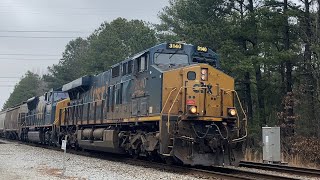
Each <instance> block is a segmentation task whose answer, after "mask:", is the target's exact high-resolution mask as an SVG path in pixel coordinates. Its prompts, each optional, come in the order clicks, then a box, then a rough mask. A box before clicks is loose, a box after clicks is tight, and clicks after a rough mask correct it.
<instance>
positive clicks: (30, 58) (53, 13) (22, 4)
mask: <svg viewBox="0 0 320 180" xmlns="http://www.w3.org/2000/svg"><path fill="white" fill-rule="evenodd" d="M166 5H168V0H134V1H133V0H1V1H0V63H1V66H0V108H1V107H2V105H3V103H4V102H5V101H6V100H7V99H8V97H9V96H10V93H11V92H12V91H13V88H14V85H15V84H16V83H17V82H18V81H19V79H20V77H21V76H23V75H24V74H25V73H26V72H27V71H28V70H30V71H32V72H34V73H38V74H40V75H42V74H44V73H46V71H47V67H48V66H51V65H52V64H56V63H58V61H59V58H60V57H61V53H62V52H63V51H64V48H65V45H66V44H67V43H68V42H69V41H70V40H71V39H73V37H78V36H81V37H87V36H88V35H89V34H90V33H91V32H93V30H94V29H96V28H98V27H99V25H100V24H101V23H102V22H103V21H108V22H110V21H112V20H113V19H116V18H117V17H124V18H127V19H141V20H144V21H148V22H151V23H159V19H158V17H157V15H158V13H159V12H160V11H161V10H162V8H163V7H165V6H166ZM34 31H38V32H34ZM39 31H42V32H39ZM43 31H55V32H43ZM39 37H42V38H39Z"/></svg>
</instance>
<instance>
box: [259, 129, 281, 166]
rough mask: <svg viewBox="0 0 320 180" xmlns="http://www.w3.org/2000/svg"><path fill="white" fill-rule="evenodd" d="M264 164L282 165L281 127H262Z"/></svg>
mask: <svg viewBox="0 0 320 180" xmlns="http://www.w3.org/2000/svg"><path fill="white" fill-rule="evenodd" d="M262 140H263V162H264V163H281V151H280V127H262Z"/></svg>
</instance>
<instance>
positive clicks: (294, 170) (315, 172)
mask: <svg viewBox="0 0 320 180" xmlns="http://www.w3.org/2000/svg"><path fill="white" fill-rule="evenodd" d="M239 166H241V167H247V168H255V169H263V170H268V171H276V172H282V173H289V174H295V175H302V176H312V177H318V178H320V169H311V168H303V167H296V166H287V165H280V164H264V163H258V162H251V161H241V162H240V164H239Z"/></svg>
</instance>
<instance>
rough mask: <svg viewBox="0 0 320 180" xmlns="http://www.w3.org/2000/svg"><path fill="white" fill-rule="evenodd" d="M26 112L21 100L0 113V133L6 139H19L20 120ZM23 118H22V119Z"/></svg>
mask: <svg viewBox="0 0 320 180" xmlns="http://www.w3.org/2000/svg"><path fill="white" fill-rule="evenodd" d="M27 113H28V109H27V105H26V104H25V103H24V102H23V103H21V104H18V105H16V106H14V107H11V108H8V109H6V110H5V111H3V112H1V113H0V133H1V135H2V136H4V137H5V138H8V139H19V134H20V130H21V124H22V121H24V116H25V115H26V114H27ZM22 119H23V120H22Z"/></svg>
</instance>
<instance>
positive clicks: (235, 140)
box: [229, 90, 248, 142]
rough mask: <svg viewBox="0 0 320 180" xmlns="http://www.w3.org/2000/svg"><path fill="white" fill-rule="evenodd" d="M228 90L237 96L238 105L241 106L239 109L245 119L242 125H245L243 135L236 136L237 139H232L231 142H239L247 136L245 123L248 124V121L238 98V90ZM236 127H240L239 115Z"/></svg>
mask: <svg viewBox="0 0 320 180" xmlns="http://www.w3.org/2000/svg"><path fill="white" fill-rule="evenodd" d="M229 92H233V93H235V94H236V96H237V100H238V102H239V105H240V108H241V111H242V113H243V115H244V118H243V120H244V121H245V123H244V125H245V135H243V136H242V137H240V138H237V139H233V140H232V142H239V141H242V140H244V139H245V138H246V137H247V136H248V128H247V125H248V121H247V114H246V113H245V111H244V109H243V107H242V104H241V101H240V98H239V95H238V92H237V91H235V90H229ZM238 128H239V129H240V121H239V116H238Z"/></svg>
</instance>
